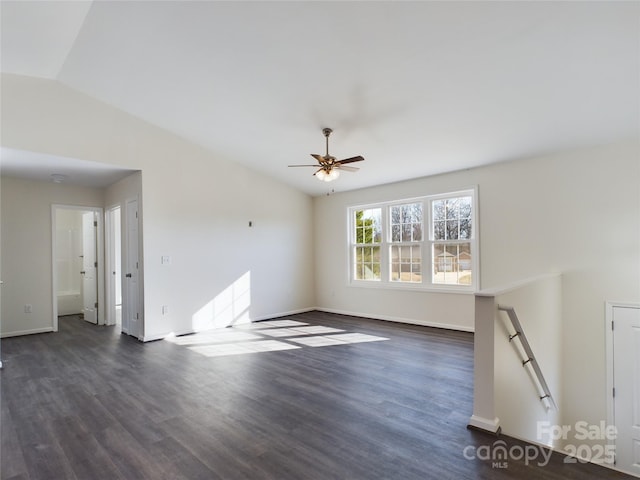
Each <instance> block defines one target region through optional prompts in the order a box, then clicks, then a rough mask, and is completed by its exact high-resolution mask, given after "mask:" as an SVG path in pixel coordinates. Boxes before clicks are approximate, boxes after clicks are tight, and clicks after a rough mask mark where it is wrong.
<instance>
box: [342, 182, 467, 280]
mask: <svg viewBox="0 0 640 480" xmlns="http://www.w3.org/2000/svg"><path fill="white" fill-rule="evenodd" d="M475 196H476V193H475V190H465V191H462V192H455V193H451V194H444V195H438V196H429V197H422V198H418V199H414V200H410V201H405V202H388V203H381V204H376V205H371V206H367V207H354V208H350V209H349V212H350V216H351V225H352V227H351V245H352V248H351V260H350V262H351V265H352V267H351V271H352V275H351V277H350V278H351V280H352V281H355V282H358V283H362V284H365V283H366V284H376V285H380V286H383V285H396V286H400V285H406V286H408V287H409V286H412V287H414V288H415V287H423V288H436V289H442V288H445V289H446V288H455V289H460V288H462V289H464V288H474V287H475V284H476V282H475V280H476V278H477V275H478V272H477V262H476V256H477V245H476V240H475V231H474V229H475V221H476V220H475V218H474V217H475V215H476V210H475ZM425 228H426V232H427V234H426V235H425V234H423V232H425ZM429 272H431V273H429Z"/></svg>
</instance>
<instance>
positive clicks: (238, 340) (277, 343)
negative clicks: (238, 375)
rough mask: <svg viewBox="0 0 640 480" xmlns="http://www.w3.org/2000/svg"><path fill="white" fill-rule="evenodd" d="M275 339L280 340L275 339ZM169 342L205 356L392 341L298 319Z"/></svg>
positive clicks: (184, 337)
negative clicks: (311, 323) (310, 323)
mask: <svg viewBox="0 0 640 480" xmlns="http://www.w3.org/2000/svg"><path fill="white" fill-rule="evenodd" d="M274 338H277V340H275V339H274ZM165 340H166V341H168V342H171V343H174V344H176V345H180V346H184V347H187V348H188V349H189V350H191V351H193V352H196V353H199V354H201V355H204V356H206V357H221V356H227V355H244V354H247V353H261V352H276V351H281V350H293V349H298V348H303V347H327V346H331V345H348V344H352V343H362V342H379V341H383V340H389V339H388V338H385V337H377V336H375V335H368V334H365V333H357V332H345V330H342V329H339V328H333V327H326V326H323V325H309V324H308V323H304V322H298V321H295V320H270V321H263V322H256V323H251V324H243V325H238V326H235V327H232V328H221V329H215V330H208V331H204V332H199V333H194V334H191V335H183V336H179V337H167V338H165Z"/></svg>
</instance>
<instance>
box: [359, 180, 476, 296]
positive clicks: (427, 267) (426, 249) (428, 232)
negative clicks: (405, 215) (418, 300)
mask: <svg viewBox="0 0 640 480" xmlns="http://www.w3.org/2000/svg"><path fill="white" fill-rule="evenodd" d="M464 195H471V197H472V202H473V205H472V215H473V216H472V222H473V224H472V229H471V232H472V233H471V238H470V239H468V240H464V242H465V243H467V242H469V243H471V258H472V260H471V261H472V269H473V270H472V272H473V273H472V277H471V278H472V282H471V284H470V285H452V284H439V283H432V277H431V274H430V272H431V269H432V259H431V256H432V248H431V247H432V244H433V243H434V240H432V220H431V216H432V215H433V212H432V211H431V202H432V201H433V200H439V199H443V198H451V197H457V196H464ZM417 202H422V204H423V219H422V221H423V227H422V230H423V231H422V234H423V239H422V241H421V242H420V245H421V246H422V247H421V248H422V271H423V272H425V273H426V272H428V274H427V275H423V282H422V283H412V282H399V281H391V280H390V265H391V259H390V255H389V247H391V246H393V245H397V244H396V243H395V242H391V231H390V218H389V212H390V207H392V206H395V205H404V204H407V203H417ZM368 208H382V242H381V243H380V249H381V259H382V260H381V265H380V277H381V278H380V280H358V279H356V278H354V262H355V259H354V257H353V255H354V252H353V248H352V247H353V245H354V244H353V232H354V231H355V223H354V222H355V218H354V217H355V216H354V212H355V211H356V210H365V209H368ZM479 224H480V222H479V215H478V187H477V185H474V186H472V187H467V188H462V189H460V190H455V191H451V192H444V193H439V194H434V195H425V196H423V197H412V198H406V199H401V200H392V201H385V202H376V203H367V204H361V205H353V206H349V207H347V258H348V266H347V285H348V286H351V287H358V288H374V289H376V288H378V289H379V288H382V289H387V290H412V291H422V292H425V291H427V292H439V293H456V294H473V293H475V292H476V291H478V290H479V289H480V236H479V233H480V230H479Z"/></svg>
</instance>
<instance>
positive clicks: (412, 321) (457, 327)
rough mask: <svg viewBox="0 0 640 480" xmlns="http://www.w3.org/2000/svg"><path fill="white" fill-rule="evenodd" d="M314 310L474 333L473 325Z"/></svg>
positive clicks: (344, 311) (323, 309)
mask: <svg viewBox="0 0 640 480" xmlns="http://www.w3.org/2000/svg"><path fill="white" fill-rule="evenodd" d="M312 310H318V311H321V312H327V313H337V314H339V315H349V316H352V317H361V318H372V319H374V320H384V321H386V322H396V323H406V324H408V325H419V326H421V327H434V328H444V329H447V330H457V331H460V332H471V333H473V331H474V328H473V327H467V326H464V325H452V324H449V323H438V322H429V321H425V320H415V319H413V318H401V317H392V316H389V315H374V314H371V313H360V312H350V311H347V310H338V309H335V308H324V307H316V308H315V309H312Z"/></svg>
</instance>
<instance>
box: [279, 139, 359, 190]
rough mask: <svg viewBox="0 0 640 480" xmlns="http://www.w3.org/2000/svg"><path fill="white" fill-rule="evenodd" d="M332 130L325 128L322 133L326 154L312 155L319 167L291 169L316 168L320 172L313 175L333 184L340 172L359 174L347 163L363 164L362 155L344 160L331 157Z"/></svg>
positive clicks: (356, 169)
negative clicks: (330, 136)
mask: <svg viewBox="0 0 640 480" xmlns="http://www.w3.org/2000/svg"><path fill="white" fill-rule="evenodd" d="M332 131H333V130H331V129H330V128H323V129H322V133H323V135H324V136H325V139H326V140H325V142H326V146H327V150H326V154H325V155H324V156H323V155H318V154H315V153H312V154H311V156H312V157H313V158H315V159H316V160H317V162H318V164H317V165H289V166H290V167H315V168H318V167H320V168H319V169H318V171H317V172H315V173H314V174H313V175H314V176H315V177H316V178H317V179H318V180H320V181H322V182H331V181H333V180H335V179H336V178H338V177H339V176H340V170H345V171H347V172H357V171H358V170H359V169H358V168H356V167H351V166H345V163H353V162H361V161H363V160H364V158H363V157H362V156H360V155H358V156H357V157H351V158H345V159H344V160H336V157H332V156H331V155H329V135H331V132H332Z"/></svg>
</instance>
